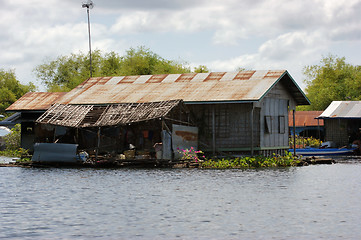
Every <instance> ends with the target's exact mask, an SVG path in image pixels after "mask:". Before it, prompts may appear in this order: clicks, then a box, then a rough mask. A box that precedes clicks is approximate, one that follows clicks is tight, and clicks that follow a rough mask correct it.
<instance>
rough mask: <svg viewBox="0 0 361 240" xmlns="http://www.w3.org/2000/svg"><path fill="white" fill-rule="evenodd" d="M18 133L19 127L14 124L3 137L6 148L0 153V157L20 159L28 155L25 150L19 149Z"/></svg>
mask: <svg viewBox="0 0 361 240" xmlns="http://www.w3.org/2000/svg"><path fill="white" fill-rule="evenodd" d="M20 132H21V126H20V124H16V125H15V127H14V128H13V129H11V133H10V134H8V135H6V136H5V137H4V140H5V144H6V148H5V150H4V151H0V156H6V157H22V156H24V155H27V154H28V152H27V150H25V149H22V148H20Z"/></svg>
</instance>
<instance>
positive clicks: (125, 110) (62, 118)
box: [36, 100, 182, 128]
mask: <svg viewBox="0 0 361 240" xmlns="http://www.w3.org/2000/svg"><path fill="white" fill-rule="evenodd" d="M181 102H182V100H169V101H162V102H147V103H123V104H110V105H105V106H98V105H69V104H54V105H53V106H51V107H50V108H49V109H48V110H47V111H46V112H45V113H44V114H42V115H41V116H40V117H39V118H38V119H37V120H36V122H37V123H42V124H52V125H59V126H65V127H76V128H83V127H102V126H116V125H125V124H129V123H135V122H142V121H148V120H152V119H157V118H161V117H165V116H166V115H167V114H169V112H170V111H171V110H172V109H173V108H174V107H176V106H178V105H179V104H181Z"/></svg>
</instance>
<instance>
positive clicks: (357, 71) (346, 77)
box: [298, 55, 361, 111]
mask: <svg viewBox="0 0 361 240" xmlns="http://www.w3.org/2000/svg"><path fill="white" fill-rule="evenodd" d="M304 75H305V76H306V77H307V79H306V80H305V83H306V84H307V87H306V92H307V97H308V98H309V100H310V101H311V105H309V106H301V107H299V108H298V110H320V111H323V110H325V109H326V108H327V107H328V105H330V103H331V102H332V101H352V100H354V101H359V100H361V66H353V65H351V64H348V63H346V60H345V58H344V57H343V58H339V57H336V56H333V55H329V56H327V57H323V58H322V59H321V61H320V64H319V65H312V66H306V67H305V68H304Z"/></svg>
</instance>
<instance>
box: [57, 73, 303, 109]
mask: <svg viewBox="0 0 361 240" xmlns="http://www.w3.org/2000/svg"><path fill="white" fill-rule="evenodd" d="M279 81H281V82H283V83H284V86H286V88H287V89H288V90H289V91H290V94H291V95H292V96H293V97H294V99H295V100H296V102H297V104H298V105H302V104H306V105H308V104H309V101H308V99H307V97H306V96H305V94H304V93H303V91H302V90H301V89H300V88H299V87H298V85H297V84H296V83H295V82H294V80H293V79H292V77H291V76H290V75H289V74H288V72H287V71H286V70H276V71H267V70H266V71H241V72H213V73H185V74H162V75H141V76H121V77H95V78H90V79H88V80H86V81H85V82H83V83H82V84H80V85H79V86H77V87H76V88H75V89H73V90H71V91H70V92H69V93H67V94H66V95H65V96H64V97H63V98H61V99H60V100H59V101H57V102H58V103H61V104H109V103H144V102H159V101H167V100H174V99H183V100H184V102H185V103H210V102H229V101H236V102H239V101H259V100H260V99H262V98H263V97H264V96H265V95H266V93H267V92H268V91H270V89H272V87H273V86H274V85H275V84H276V83H278V82H279Z"/></svg>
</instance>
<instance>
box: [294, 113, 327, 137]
mask: <svg viewBox="0 0 361 240" xmlns="http://www.w3.org/2000/svg"><path fill="white" fill-rule="evenodd" d="M321 113H322V111H298V112H296V113H295V124H294V126H295V133H296V135H298V136H301V137H314V138H317V139H321V140H323V139H324V136H325V129H324V124H323V120H322V119H316V118H317V117H318V116H320V115H321ZM288 126H289V129H290V135H291V136H293V133H294V131H293V114H292V112H290V113H289V114H288Z"/></svg>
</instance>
